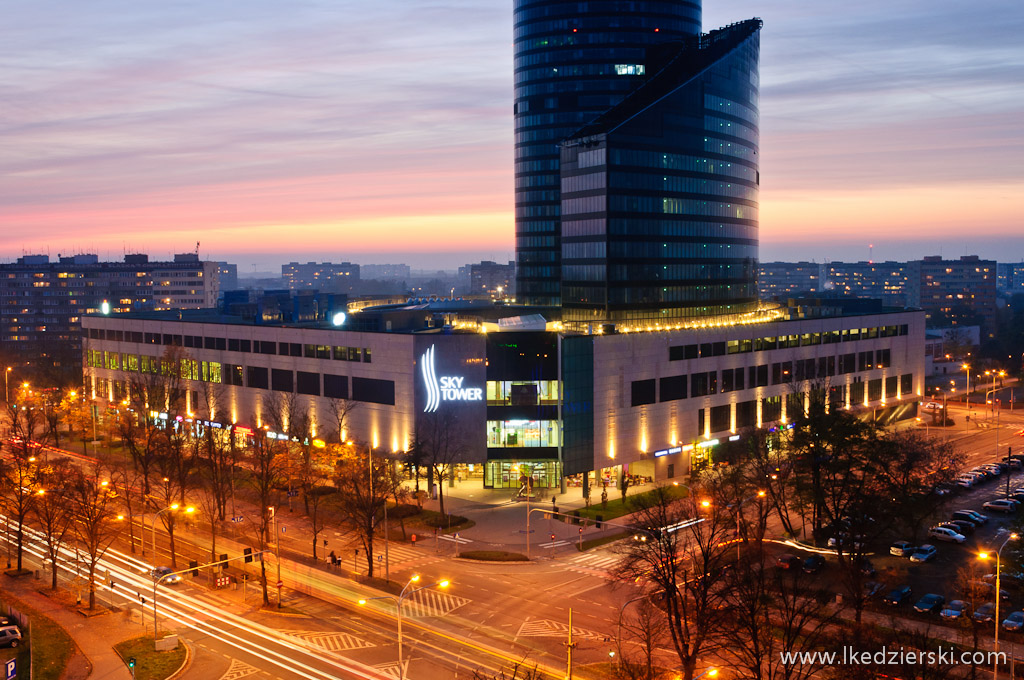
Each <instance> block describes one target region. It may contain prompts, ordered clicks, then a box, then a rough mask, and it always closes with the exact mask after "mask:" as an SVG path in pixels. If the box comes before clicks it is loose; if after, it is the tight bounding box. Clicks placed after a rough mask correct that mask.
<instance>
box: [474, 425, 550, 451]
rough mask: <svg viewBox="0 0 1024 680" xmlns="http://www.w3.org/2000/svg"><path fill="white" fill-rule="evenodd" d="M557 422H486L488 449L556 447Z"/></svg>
mask: <svg viewBox="0 0 1024 680" xmlns="http://www.w3.org/2000/svg"><path fill="white" fill-rule="evenodd" d="M561 429H562V428H561V427H560V424H559V422H558V421H557V420H488V421H487V447H488V448H524V447H525V448H540V447H548V446H558V440H559V433H560V432H561Z"/></svg>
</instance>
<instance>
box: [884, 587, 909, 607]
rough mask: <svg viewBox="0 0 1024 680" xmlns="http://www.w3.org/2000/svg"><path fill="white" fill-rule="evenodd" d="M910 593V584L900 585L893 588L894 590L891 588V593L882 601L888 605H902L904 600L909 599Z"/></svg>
mask: <svg viewBox="0 0 1024 680" xmlns="http://www.w3.org/2000/svg"><path fill="white" fill-rule="evenodd" d="M910 594H911V591H910V586H900V587H898V588H893V589H892V590H890V591H889V594H888V595H886V596H885V597H884V598H882V601H883V602H885V603H886V604H887V605H890V606H893V607H895V606H897V605H901V604H903V603H904V602H907V601H909V600H910Z"/></svg>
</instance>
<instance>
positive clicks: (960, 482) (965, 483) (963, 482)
mask: <svg viewBox="0 0 1024 680" xmlns="http://www.w3.org/2000/svg"><path fill="white" fill-rule="evenodd" d="M981 479H982V478H981V477H980V476H979V475H960V476H959V477H957V478H956V484H957V486H962V487H964V488H965V489H972V488H974V485H975V484H977V483H978V482H980V481H981Z"/></svg>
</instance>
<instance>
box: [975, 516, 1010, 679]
mask: <svg viewBox="0 0 1024 680" xmlns="http://www.w3.org/2000/svg"><path fill="white" fill-rule="evenodd" d="M1018 538H1019V536H1018V535H1017V534H1010V535H1009V536H1007V537H1006V540H1005V541H1003V544H1002V545H1001V546H999V550H997V551H996V596H995V600H996V635H995V647H994V649H995V655H994V660H993V662H992V680H997V677H998V675H999V628H1000V626H1001V624H1002V621H1000V620H999V599H1000V598H999V595H1000V593H1001V592H1002V591H1001V590H1000V588H999V586H1000V583H999V577H1000V575H1001V567H1002V562H1001V559H1002V555H1003V548H1005V547H1006V544H1007V543H1009V542H1010V541H1016V540H1017V539H1018ZM978 557H980V558H981V559H983V560H985V559H988V557H989V553H985V552H983V553H979V554H978Z"/></svg>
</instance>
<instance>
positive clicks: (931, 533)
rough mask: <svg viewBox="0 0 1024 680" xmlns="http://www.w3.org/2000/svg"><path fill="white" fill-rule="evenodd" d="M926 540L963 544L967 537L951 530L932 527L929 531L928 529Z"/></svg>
mask: <svg viewBox="0 0 1024 680" xmlns="http://www.w3.org/2000/svg"><path fill="white" fill-rule="evenodd" d="M928 538H935V539H938V540H940V541H947V542H950V543H963V542H964V541H966V540H967V537H966V536H964V535H963V534H961V533H959V532H957V531H953V530H952V529H948V528H946V527H940V526H936V527H932V528H931V529H929V530H928Z"/></svg>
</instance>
